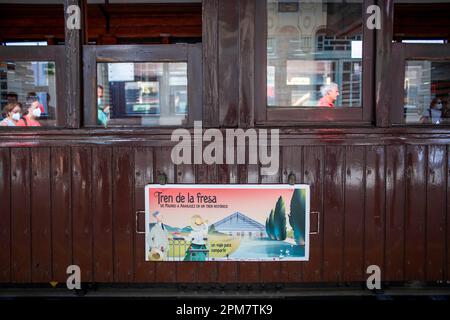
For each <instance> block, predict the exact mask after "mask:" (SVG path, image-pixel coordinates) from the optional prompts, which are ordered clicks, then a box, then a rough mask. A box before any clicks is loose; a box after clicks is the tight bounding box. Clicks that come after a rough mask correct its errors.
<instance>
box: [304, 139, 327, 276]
mask: <svg viewBox="0 0 450 320" xmlns="http://www.w3.org/2000/svg"><path fill="white" fill-rule="evenodd" d="M303 168H304V169H303V171H304V172H303V173H304V175H303V183H305V184H308V185H309V186H310V188H311V206H310V207H311V208H310V209H311V212H319V213H320V220H319V225H320V227H321V230H319V233H318V234H311V235H310V238H309V239H310V241H309V242H310V246H309V261H308V262H307V263H305V265H304V267H303V281H307V282H320V281H322V279H323V253H324V252H323V243H324V230H323V226H324V224H323V222H324V207H323V184H322V182H323V175H324V171H325V159H324V148H323V147H317V146H312V147H310V146H308V147H304V148H303ZM313 218H314V219H315V217H314V216H312V215H311V222H310V223H311V227H313V221H312V219H313ZM315 226H316V227H317V225H315Z"/></svg>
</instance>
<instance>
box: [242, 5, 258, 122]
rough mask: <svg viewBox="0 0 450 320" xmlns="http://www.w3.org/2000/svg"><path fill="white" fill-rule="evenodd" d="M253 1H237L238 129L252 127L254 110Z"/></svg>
mask: <svg viewBox="0 0 450 320" xmlns="http://www.w3.org/2000/svg"><path fill="white" fill-rule="evenodd" d="M255 1H256V0H241V1H239V57H240V62H239V127H241V128H242V127H253V125H254V114H255V111H254V108H255V92H254V91H255V82H254V75H255V45H254V41H255V13H256V11H255V4H256V3H255Z"/></svg>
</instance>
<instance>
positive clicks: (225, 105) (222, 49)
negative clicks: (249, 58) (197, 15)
mask: <svg viewBox="0 0 450 320" xmlns="http://www.w3.org/2000/svg"><path fill="white" fill-rule="evenodd" d="M219 12H220V14H219V30H218V35H219V71H218V76H219V80H218V82H219V123H220V125H222V126H233V127H234V126H236V125H237V124H238V113H239V111H238V106H239V82H238V81H237V79H239V32H238V31H239V0H219Z"/></svg>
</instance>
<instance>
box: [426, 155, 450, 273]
mask: <svg viewBox="0 0 450 320" xmlns="http://www.w3.org/2000/svg"><path fill="white" fill-rule="evenodd" d="M446 163H447V150H446V147H445V146H429V147H428V183H427V220H426V226H427V230H426V234H427V238H426V257H427V260H426V266H425V270H426V279H427V281H442V280H444V263H445V250H446V239H445V218H446V217H445V216H446V211H445V210H446Z"/></svg>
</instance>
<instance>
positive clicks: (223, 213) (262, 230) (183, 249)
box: [145, 185, 310, 261]
mask: <svg viewBox="0 0 450 320" xmlns="http://www.w3.org/2000/svg"><path fill="white" fill-rule="evenodd" d="M309 204H310V190H309V186H307V185H147V186H146V188H145V213H146V214H145V233H146V234H145V236H146V237H145V238H146V241H145V257H146V260H147V261H307V260H308V257H309Z"/></svg>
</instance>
